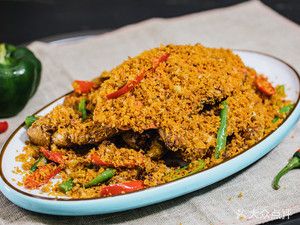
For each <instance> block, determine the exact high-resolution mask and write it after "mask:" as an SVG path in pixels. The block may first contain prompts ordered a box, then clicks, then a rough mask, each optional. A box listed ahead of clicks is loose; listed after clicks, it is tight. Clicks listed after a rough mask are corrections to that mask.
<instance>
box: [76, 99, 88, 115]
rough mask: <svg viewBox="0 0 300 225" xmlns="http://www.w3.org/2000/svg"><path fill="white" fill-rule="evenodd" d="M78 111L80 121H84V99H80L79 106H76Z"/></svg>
mask: <svg viewBox="0 0 300 225" xmlns="http://www.w3.org/2000/svg"><path fill="white" fill-rule="evenodd" d="M78 110H79V112H81V116H82V121H84V120H85V119H86V117H87V115H86V99H85V98H82V99H81V100H80V102H79V105H78Z"/></svg>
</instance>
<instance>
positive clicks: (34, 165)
mask: <svg viewBox="0 0 300 225" xmlns="http://www.w3.org/2000/svg"><path fill="white" fill-rule="evenodd" d="M41 161H45V162H47V159H46V158H45V157H44V156H40V157H39V158H38V159H37V160H36V161H35V163H34V164H33V165H32V167H31V168H30V171H31V172H34V171H36V169H37V168H38V165H39V163H40V162H41Z"/></svg>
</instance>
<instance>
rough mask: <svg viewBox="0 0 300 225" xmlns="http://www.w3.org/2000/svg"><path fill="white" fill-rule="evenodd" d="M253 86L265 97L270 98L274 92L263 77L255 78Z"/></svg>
mask: <svg viewBox="0 0 300 225" xmlns="http://www.w3.org/2000/svg"><path fill="white" fill-rule="evenodd" d="M255 85H256V87H257V89H258V90H259V91H260V92H262V93H264V94H265V95H267V96H272V95H274V94H275V92H276V91H275V88H274V87H273V86H272V84H271V83H270V82H269V81H268V80H267V78H265V77H263V76H257V77H256V78H255Z"/></svg>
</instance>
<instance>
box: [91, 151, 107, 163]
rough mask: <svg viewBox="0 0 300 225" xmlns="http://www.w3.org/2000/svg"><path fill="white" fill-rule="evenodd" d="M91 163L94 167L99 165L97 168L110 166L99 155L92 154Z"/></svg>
mask: <svg viewBox="0 0 300 225" xmlns="http://www.w3.org/2000/svg"><path fill="white" fill-rule="evenodd" d="M91 161H92V163H93V164H94V165H97V166H110V164H109V163H106V162H104V161H102V159H101V158H100V156H99V155H98V154H97V153H92V154H91Z"/></svg>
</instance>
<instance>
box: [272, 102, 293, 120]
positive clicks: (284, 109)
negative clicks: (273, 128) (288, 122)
mask: <svg viewBox="0 0 300 225" xmlns="http://www.w3.org/2000/svg"><path fill="white" fill-rule="evenodd" d="M293 108H294V104H289V105H285V106H283V107H281V108H280V109H279V113H280V114H285V113H288V112H289V111H291V110H292V109H293ZM278 120H279V116H275V117H274V119H273V120H272V123H276V122H277V121H278Z"/></svg>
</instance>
